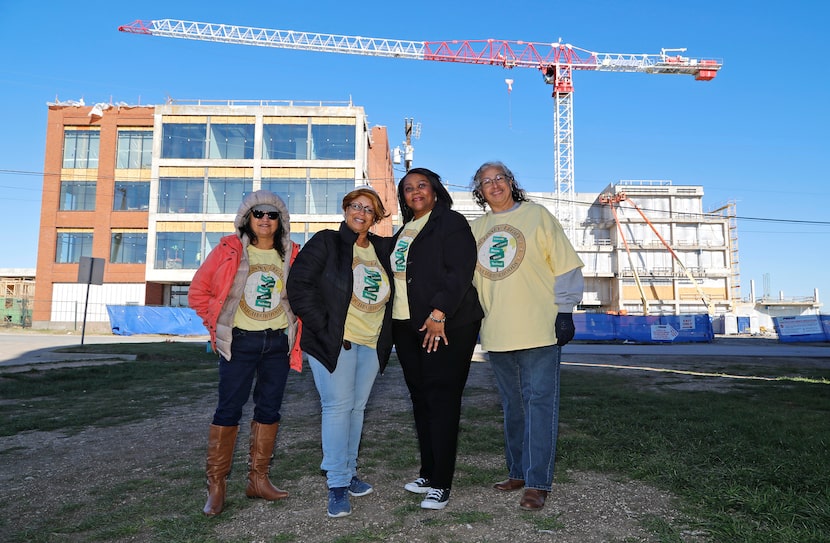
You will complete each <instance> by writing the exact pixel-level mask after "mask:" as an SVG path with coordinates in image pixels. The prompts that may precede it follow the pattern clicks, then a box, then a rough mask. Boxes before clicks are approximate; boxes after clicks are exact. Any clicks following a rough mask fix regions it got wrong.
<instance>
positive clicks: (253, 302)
mask: <svg viewBox="0 0 830 543" xmlns="http://www.w3.org/2000/svg"><path fill="white" fill-rule="evenodd" d="M247 251H248V263H249V264H250V268H249V270H248V279H247V280H246V281H245V291H244V292H243V294H242V299H241V300H239V307H238V308H237V310H236V314H235V315H234V317H233V325H234V326H235V327H236V328H242V329H243V330H267V329H269V328H270V329H272V330H279V329H281V328H286V327H288V317H286V316H285V311H283V309H282V306H280V297H281V296H282V291H283V289H284V288H285V285H284V284H283V281H282V268H283V264H284V262H283V260H282V258H280V254H279V253H278V252H277V251H275V250H274V249H257V248H256V247H254V246H253V245H248V248H247Z"/></svg>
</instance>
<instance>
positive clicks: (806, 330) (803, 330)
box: [778, 315, 824, 336]
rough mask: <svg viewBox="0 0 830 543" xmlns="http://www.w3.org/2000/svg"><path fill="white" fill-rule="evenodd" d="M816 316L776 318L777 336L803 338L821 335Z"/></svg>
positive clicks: (819, 324)
mask: <svg viewBox="0 0 830 543" xmlns="http://www.w3.org/2000/svg"><path fill="white" fill-rule="evenodd" d="M822 333H824V332H823V331H822V329H821V323H820V322H819V320H818V315H805V316H803V317H778V335H781V336H803V335H805V334H822Z"/></svg>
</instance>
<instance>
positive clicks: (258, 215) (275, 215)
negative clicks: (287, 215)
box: [251, 209, 280, 221]
mask: <svg viewBox="0 0 830 543" xmlns="http://www.w3.org/2000/svg"><path fill="white" fill-rule="evenodd" d="M251 215H253V216H254V218H255V219H261V218H262V217H264V216H265V215H268V218H269V219H271V220H272V221H275V220H277V219H279V218H280V214H279V212H277V211H259V210H257V209H255V210H253V211H251Z"/></svg>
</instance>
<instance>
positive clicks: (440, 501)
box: [421, 488, 450, 509]
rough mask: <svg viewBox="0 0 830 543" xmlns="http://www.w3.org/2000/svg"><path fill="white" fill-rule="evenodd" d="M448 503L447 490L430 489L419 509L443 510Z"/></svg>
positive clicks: (448, 491) (448, 494)
mask: <svg viewBox="0 0 830 543" xmlns="http://www.w3.org/2000/svg"><path fill="white" fill-rule="evenodd" d="M448 501H450V489H449V488H430V489H429V492H427V497H426V498H425V499H424V501H422V502H421V509H443V508H445V507H446V506H447V502H448Z"/></svg>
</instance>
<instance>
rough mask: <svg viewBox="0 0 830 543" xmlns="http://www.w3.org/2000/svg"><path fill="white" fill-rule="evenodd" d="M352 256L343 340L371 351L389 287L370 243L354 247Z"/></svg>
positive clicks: (381, 319) (381, 324)
mask: <svg viewBox="0 0 830 543" xmlns="http://www.w3.org/2000/svg"><path fill="white" fill-rule="evenodd" d="M352 254H353V258H352V276H353V281H354V283H353V285H352V300H351V303H349V309H348V311H347V312H346V332H345V334H344V339H347V340H349V341H352V342H354V343H358V344H360V345H367V346H369V347H372V348H373V349H375V348H377V344H378V337H379V336H380V328H381V326H383V315H384V313H385V311H384V310H385V309H386V303H387V302H388V301H389V296H390V295H391V294H392V288H391V285H390V284H389V277H388V276H387V275H386V271H384V269H383V266H381V265H380V262H378V255H377V253H375V247H374V246H373V245H372V244H371V243H370V244H369V246H368V247H366V248H364V247H359V246H358V245H357V244H355V245H354V251H353V253H352Z"/></svg>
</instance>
